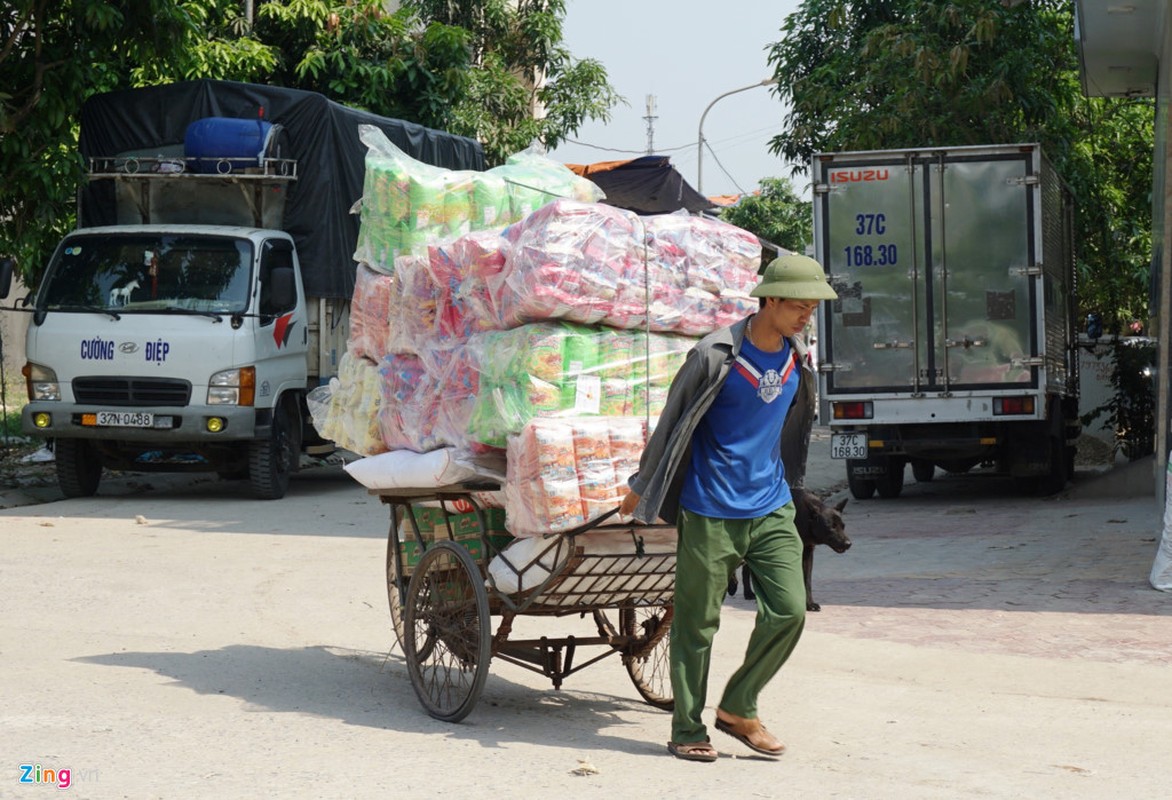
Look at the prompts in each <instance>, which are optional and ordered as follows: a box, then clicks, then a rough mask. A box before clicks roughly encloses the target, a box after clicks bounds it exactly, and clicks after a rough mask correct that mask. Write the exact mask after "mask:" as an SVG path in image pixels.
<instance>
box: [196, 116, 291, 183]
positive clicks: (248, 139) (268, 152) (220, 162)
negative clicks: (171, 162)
mask: <svg viewBox="0 0 1172 800" xmlns="http://www.w3.org/2000/svg"><path fill="white" fill-rule="evenodd" d="M280 132H281V126H280V125H274V124H272V123H271V122H265V121H264V120H263V119H235V118H232V117H204V118H203V119H198V120H196V121H195V122H193V123H191V124H190V125H188V126H187V131H186V132H185V134H184V136H183V154H184V156H186V157H187V158H188V159H195V161H194V162H193V163H194V168H195V170H196V171H197V172H203V173H216V172H218V173H223V174H226V173H228V172H234V171H237V170H242V169H247V168H249V167H258V166H260V165H261V162H262V160H263V159H264V158H265V157H266V156H268V157H271V158H279V157H280V154H279V152H274V150H275V149H277V137H278V136H279V135H280Z"/></svg>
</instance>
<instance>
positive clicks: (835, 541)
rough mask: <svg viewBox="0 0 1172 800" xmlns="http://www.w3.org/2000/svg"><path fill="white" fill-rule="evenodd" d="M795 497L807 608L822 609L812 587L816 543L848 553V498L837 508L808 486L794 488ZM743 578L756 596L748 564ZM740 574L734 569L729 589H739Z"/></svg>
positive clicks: (749, 593)
mask: <svg viewBox="0 0 1172 800" xmlns="http://www.w3.org/2000/svg"><path fill="white" fill-rule="evenodd" d="M792 493H793V498H794V509H795V512H796V513H795V514H794V525H795V526H796V527H797V529H798V535H799V536H801V537H802V577H803V578H804V579H805V582H806V610H807V611H821V610H822V606H820V605H818V604H817V603H815V602H814V592H813V588H812V584H813V575H814V546H815V545H819V544H824V545H827V546H828V547H830V549H831V550H833V551H834V552H836V553H845V552H846V551H847V550H849V549H850V546H851V540H850V539H849V538H848V537H847V535H846V526H845V525H844V523H843V521H842V510H843V509H844V508H846V501H847V498H843V500H842V502H841V503H839V504H838V505H837V506H834V507H833V508H832V507H830V506H828V505H826V503H825V502H824V501H823V500H822V498H820V497H819V496H818V495H816V494H814V493H813V492H810V491H807V490H806V489H793V490H792ZM741 579H742V580H743V581H744V584H745V599H746V600H754V599H756V597H757V595H755V594H753V585H752V574H751V573H750V572H749V567H748V565H742V566H741ZM737 586H738V584H737V575H736V572H734V573H733V575H732V577H731V578H729V581H728V593H729V594H730V595H735V594H736V593H737Z"/></svg>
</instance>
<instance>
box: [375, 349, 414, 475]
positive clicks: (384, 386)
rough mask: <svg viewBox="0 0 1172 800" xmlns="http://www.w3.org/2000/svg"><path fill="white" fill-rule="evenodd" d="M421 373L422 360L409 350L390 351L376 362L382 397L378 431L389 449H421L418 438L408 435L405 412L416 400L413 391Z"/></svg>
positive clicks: (408, 412) (407, 411) (408, 411)
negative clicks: (381, 360) (379, 363)
mask: <svg viewBox="0 0 1172 800" xmlns="http://www.w3.org/2000/svg"><path fill="white" fill-rule="evenodd" d="M423 376H424V369H423V361H422V360H421V359H420V358H419V356H417V355H414V354H410V353H392V354H390V355H388V356H387V357H386V358H385V359H384V360H383V362H382V364H381V365H380V366H379V379H380V384H379V385H380V387H381V390H382V400H383V402H382V406H380V408H379V414H378V424H379V432H380V435H381V436H382V440H383V442H384V443H385V444H386V446H387V448H388V449H390V450H415V451H416V452H422V451H421V449H420V448H419V446H418V444H417V442H415V441H414V440H413V439H411V438H410V437H409V436H408V435H407V431H406V429H407V427H408V424H409V423H408V422H407V421H406V420H405V419H404V413H405V412H406V413H407V414H408V415H409V414H410V413H411V411H410V410H409V409H411V408H412V407H413V404H414V403H415V402H417V401H416V392H417V390H418V389H419V386H420V384H421V383H422V382H423Z"/></svg>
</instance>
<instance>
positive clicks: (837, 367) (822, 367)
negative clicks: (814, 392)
mask: <svg viewBox="0 0 1172 800" xmlns="http://www.w3.org/2000/svg"><path fill="white" fill-rule="evenodd" d="M818 371H819V372H850V371H851V365H850V364H828V363H826V362H825V361H823V362H820V363H819V364H818Z"/></svg>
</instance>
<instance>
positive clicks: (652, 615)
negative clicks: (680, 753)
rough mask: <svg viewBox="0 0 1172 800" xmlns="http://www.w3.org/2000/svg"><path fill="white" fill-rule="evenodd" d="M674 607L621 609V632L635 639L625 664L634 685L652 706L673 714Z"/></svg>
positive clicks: (628, 651) (626, 652) (624, 652)
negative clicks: (672, 633) (672, 631)
mask: <svg viewBox="0 0 1172 800" xmlns="http://www.w3.org/2000/svg"><path fill="white" fill-rule="evenodd" d="M671 618H672V606H670V605H666V606H639V607H637V608H620V609H619V628H620V629H621V630H622V632H623V633H624V634H625V635H627V636H630V637H632V638H631V643H630V645H629V646H628V647H627V649H625V650H624V651H623V664H624V665H625V666H626V668H627V674H628V675H630V676H631V682H632V683H634V684H635V688H636V689H637V690H638V691H639V694H640V695H642V696H643V699H644V700H646V701H647V703H648V704H649V705H653V706H655V707H656V708H662V709H663V710H665V711H671V710H672V708H674V707H675V698H674V697H673V696H672V691H671V662H670V659H669V651H670V645H671Z"/></svg>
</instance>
